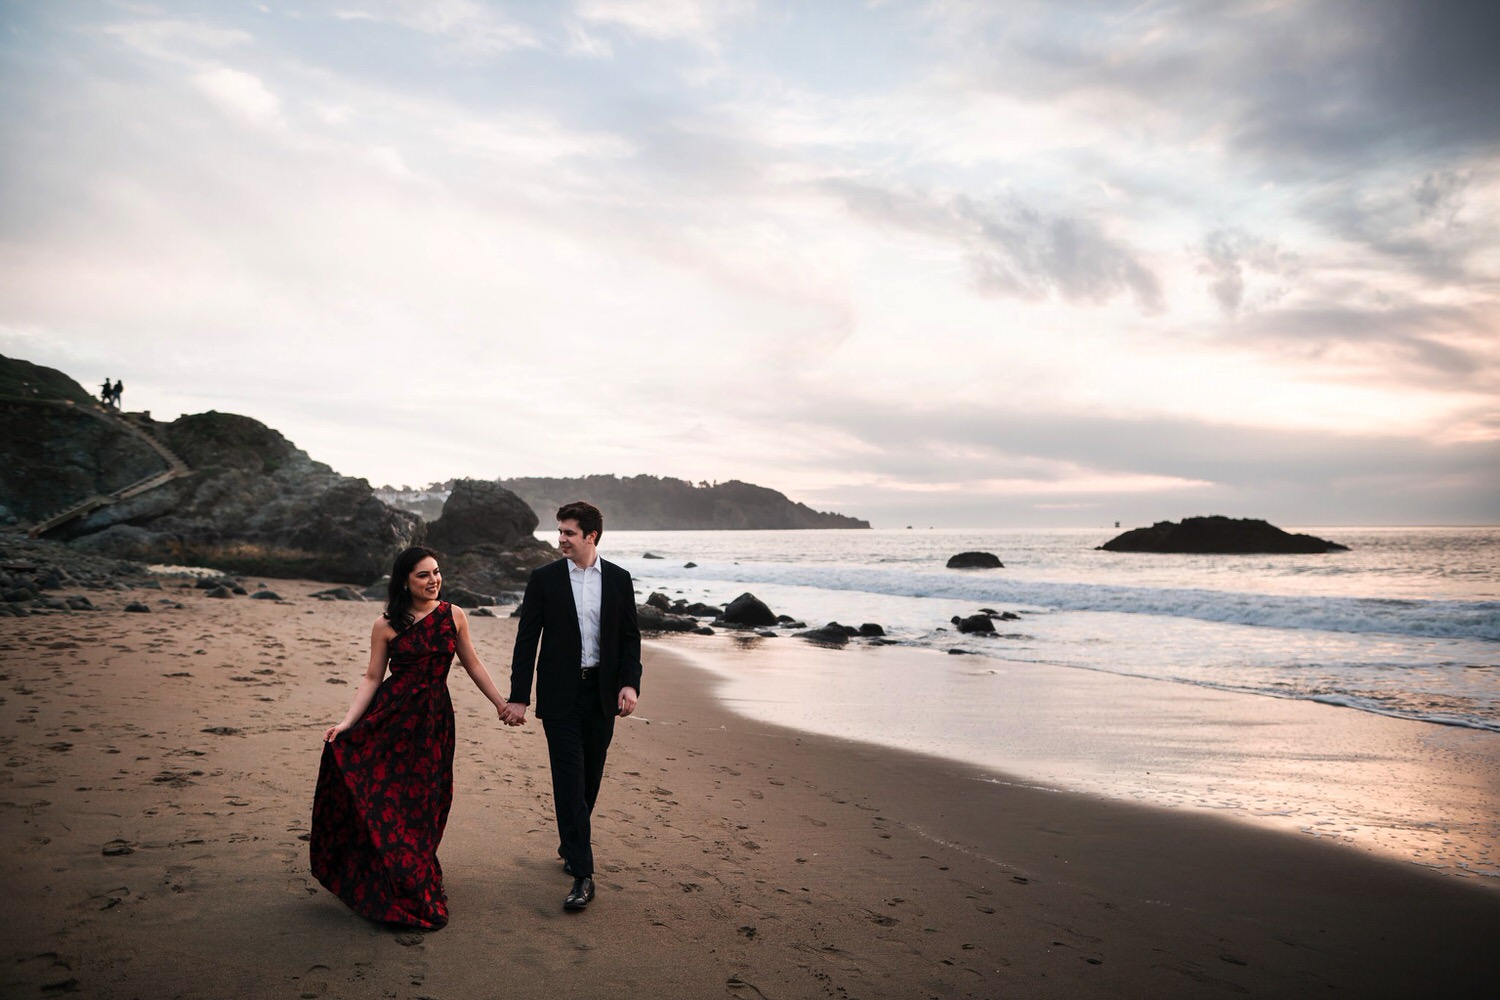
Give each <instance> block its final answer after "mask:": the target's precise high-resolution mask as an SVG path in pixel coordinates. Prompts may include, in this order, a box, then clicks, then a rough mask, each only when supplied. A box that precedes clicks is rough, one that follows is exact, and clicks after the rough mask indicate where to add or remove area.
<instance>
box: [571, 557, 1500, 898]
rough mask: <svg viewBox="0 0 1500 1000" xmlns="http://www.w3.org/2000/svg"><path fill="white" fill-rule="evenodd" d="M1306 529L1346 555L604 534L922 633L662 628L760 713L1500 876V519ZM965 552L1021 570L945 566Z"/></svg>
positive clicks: (697, 578)
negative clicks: (815, 643) (802, 634)
mask: <svg viewBox="0 0 1500 1000" xmlns="http://www.w3.org/2000/svg"><path fill="white" fill-rule="evenodd" d="M1293 530H1298V531H1305V532H1307V533H1310V534H1314V535H1317V536H1319V537H1322V538H1327V539H1330V540H1333V541H1337V542H1340V543H1342V544H1344V545H1347V546H1349V547H1350V551H1347V552H1335V553H1327V554H1322V555H1295V556H1184V555H1147V554H1140V553H1111V552H1102V551H1099V550H1098V549H1097V548H1096V547H1097V546H1098V545H1100V544H1102V543H1103V542H1105V541H1108V540H1109V539H1110V538H1112V537H1113V536H1114V535H1115V534H1117V532H1116V531H1113V530H1088V529H1078V530H1063V531H1038V530H1028V531H973V532H957V531H932V530H928V531H920V530H910V531H903V530H874V531H785V532H782V531H769V532H631V531H616V532H606V534H605V537H604V539H603V545H602V546H601V551H602V552H603V553H604V555H605V556H606V557H607V558H609V559H612V560H614V561H616V562H619V563H621V564H623V565H624V566H626V567H627V568H628V569H629V570H630V571H631V572H632V574H633V575H634V576H635V578H636V583H637V587H638V589H639V590H640V592H641V597H642V599H643V600H644V598H645V596H646V595H647V594H649V593H650V592H652V591H661V592H663V593H665V594H666V595H667V596H669V597H671V598H674V599H675V598H679V597H680V598H683V599H685V600H687V601H689V602H694V601H701V602H703V603H705V604H723V603H727V602H728V601H730V600H732V599H733V598H735V597H737V596H738V595H740V594H742V593H745V592H750V593H753V594H755V595H756V596H757V597H759V598H760V599H761V600H763V601H765V602H766V603H767V604H769V605H770V607H771V608H772V610H774V611H776V612H778V613H781V614H786V615H790V616H792V617H793V618H796V619H798V620H800V621H803V622H806V623H807V625H808V626H809V627H812V626H817V625H822V624H825V623H826V622H829V621H838V622H840V623H842V624H846V625H854V626H858V625H860V624H863V623H865V622H873V623H876V624H879V625H880V626H882V628H884V629H885V630H886V632H887V633H888V638H889V639H891V640H893V641H895V642H896V643H899V644H901V645H902V646H904V647H908V648H909V650H901V649H894V650H892V649H875V648H870V647H868V646H867V645H865V643H864V641H863V640H855V641H853V642H851V644H850V646H849V647H848V648H845V649H841V650H822V649H817V648H815V647H811V646H810V645H809V644H807V643H806V642H804V641H803V640H800V639H796V638H792V637H791V636H790V635H789V634H788V632H786V631H782V630H777V631H778V635H777V637H775V638H766V639H760V638H751V637H746V636H744V635H743V634H742V633H740V634H733V635H726V634H724V633H720V634H718V635H715V636H711V637H699V636H693V635H688V636H677V637H672V638H669V639H667V640H665V644H666V645H668V646H669V647H673V648H676V649H678V650H680V651H683V652H684V653H686V654H687V655H689V656H690V657H694V658H695V659H696V660H697V662H699V664H700V665H701V666H704V667H707V668H708V669H710V670H713V671H715V672H717V674H718V675H719V677H720V679H721V681H722V684H721V687H720V690H719V695H720V697H721V698H723V699H724V701H725V703H726V705H728V706H729V707H730V708H731V709H732V710H734V711H735V712H737V713H739V714H741V715H744V716H746V717H747V718H754V719H763V720H766V721H771V722H775V723H777V724H780V725H786V726H790V727H792V728H796V729H802V730H804V731H808V732H817V733H823V734H826V735H830V736H835V737H840V738H846V739H853V740H858V741H862V742H868V743H875V744H882V745H886V746H892V747H896V748H899V749H906V750H912V751H917V752H922V753H928V754H935V755H939V756H943V757H947V758H950V759H954V760H959V761H963V762H965V763H970V764H974V765H976V766H977V767H978V768H979V769H980V773H982V774H985V775H987V776H988V777H985V778H984V779H983V780H995V781H1000V782H1002V783H1009V782H1019V783H1022V784H1028V785H1031V786H1033V787H1040V788H1047V789H1054V790H1058V791H1075V792H1086V793H1090V794H1097V795H1103V796H1106V797H1111V798H1119V799H1124V800H1128V801H1134V802H1139V803H1143V804H1147V805H1151V806H1155V807H1165V808H1185V809H1191V810H1200V811H1209V812H1214V813H1217V814H1219V815H1224V816H1227V817H1230V818H1233V819H1235V820H1238V821H1246V822H1251V823H1255V824H1260V825H1264V826H1268V827H1271V828H1275V829H1280V830H1283V831H1288V832H1298V833H1303V834H1309V835H1312V836H1316V837H1319V838H1327V839H1331V840H1335V841H1338V842H1341V843H1345V844H1348V845H1351V846H1353V847H1356V848H1358V849H1362V850H1367V851H1373V852H1375V853H1378V854H1383V855H1385V856H1388V857H1392V858H1396V859H1400V860H1403V861H1408V862H1413V863H1417V864H1420V865H1423V866H1425V867H1428V868H1431V869H1433V870H1435V871H1438V872H1440V873H1442V874H1444V875H1448V876H1452V877H1460V878H1468V879H1477V880H1479V881H1480V882H1481V883H1482V884H1484V885H1485V886H1487V887H1492V888H1495V889H1496V890H1500V528H1323V527H1306V528H1297V529H1293ZM544 537H545V536H544ZM970 550H980V551H986V552H992V553H994V554H995V555H997V556H998V557H999V558H1000V559H1001V560H1002V561H1003V563H1004V568H1002V569H996V570H979V571H973V570H971V571H959V570H949V569H947V568H946V566H945V564H946V562H947V560H948V557H949V556H951V555H953V554H955V553H957V552H963V551H970ZM648 553H649V557H648ZM690 562H691V563H694V564H696V565H694V566H692V567H689V566H688V565H687V564H688V563H690ZM981 609H991V610H994V611H1001V612H1004V611H1009V612H1013V613H1015V614H1016V615H1017V616H1018V617H1017V619H1016V620H1013V621H997V622H995V626H996V629H997V633H996V634H995V635H994V636H989V637H982V636H973V635H962V634H960V633H959V632H957V631H956V630H955V629H954V627H953V625H952V624H951V619H952V618H953V617H954V616H956V615H957V616H967V615H970V614H974V613H976V612H978V611H980V610H981ZM954 650H961V651H963V652H964V653H966V654H969V655H962V656H955V655H951V653H952V651H954ZM698 654H701V655H698ZM788 654H790V655H788ZM1139 678H1147V679H1149V680H1145V681H1143V680H1139ZM646 687H647V690H646V691H645V692H644V694H645V700H644V701H643V705H644V708H645V711H646V713H647V714H648V715H649V710H650V692H649V687H650V685H649V681H648V682H647V685H646ZM1247 695H1248V696H1252V697H1250V698H1248V699H1247V698H1246V697H1245V696H1247ZM1257 698H1260V699H1263V701H1260V702H1257V701H1256V699H1257ZM1317 703H1321V704H1317Z"/></svg>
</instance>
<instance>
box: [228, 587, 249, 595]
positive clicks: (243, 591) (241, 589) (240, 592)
mask: <svg viewBox="0 0 1500 1000" xmlns="http://www.w3.org/2000/svg"><path fill="white" fill-rule="evenodd" d="M229 589H230V590H232V591H234V592H235V593H236V594H238V595H239V596H240V597H244V596H245V595H246V594H248V593H250V591H248V590H246V589H245V588H244V587H241V586H238V585H236V586H233V587H230V588H229Z"/></svg>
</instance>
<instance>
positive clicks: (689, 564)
mask: <svg viewBox="0 0 1500 1000" xmlns="http://www.w3.org/2000/svg"><path fill="white" fill-rule="evenodd" d="M682 568H683V569H697V568H698V564H697V563H695V562H685V563H683V564H682Z"/></svg>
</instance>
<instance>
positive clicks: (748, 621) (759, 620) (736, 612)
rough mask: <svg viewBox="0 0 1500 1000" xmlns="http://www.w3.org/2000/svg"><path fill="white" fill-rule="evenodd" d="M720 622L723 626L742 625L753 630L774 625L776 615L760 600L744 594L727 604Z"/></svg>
mask: <svg viewBox="0 0 1500 1000" xmlns="http://www.w3.org/2000/svg"><path fill="white" fill-rule="evenodd" d="M720 620H721V621H722V622H723V623H724V624H725V625H743V626H747V627H751V628H754V627H758V626H762V625H775V624H776V614H775V613H774V612H773V611H772V610H771V609H770V608H768V607H767V606H766V604H765V602H764V601H762V600H761V599H760V598H758V597H756V596H755V595H754V594H748V593H746V594H741V595H740V596H739V597H736V598H735V599H734V600H732V601H730V602H729V606H728V607H727V608H725V609H724V614H723V616H722V617H721V619H720Z"/></svg>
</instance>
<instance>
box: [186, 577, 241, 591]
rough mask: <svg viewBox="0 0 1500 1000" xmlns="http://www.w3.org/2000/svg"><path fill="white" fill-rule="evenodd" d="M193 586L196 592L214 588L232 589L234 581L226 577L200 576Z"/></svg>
mask: <svg viewBox="0 0 1500 1000" xmlns="http://www.w3.org/2000/svg"><path fill="white" fill-rule="evenodd" d="M193 586H194V587H195V588H196V589H198V590H213V589H214V588H215V587H233V586H234V580H233V579H231V578H230V577H227V576H200V577H199V578H198V582H197V583H195V584H193Z"/></svg>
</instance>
